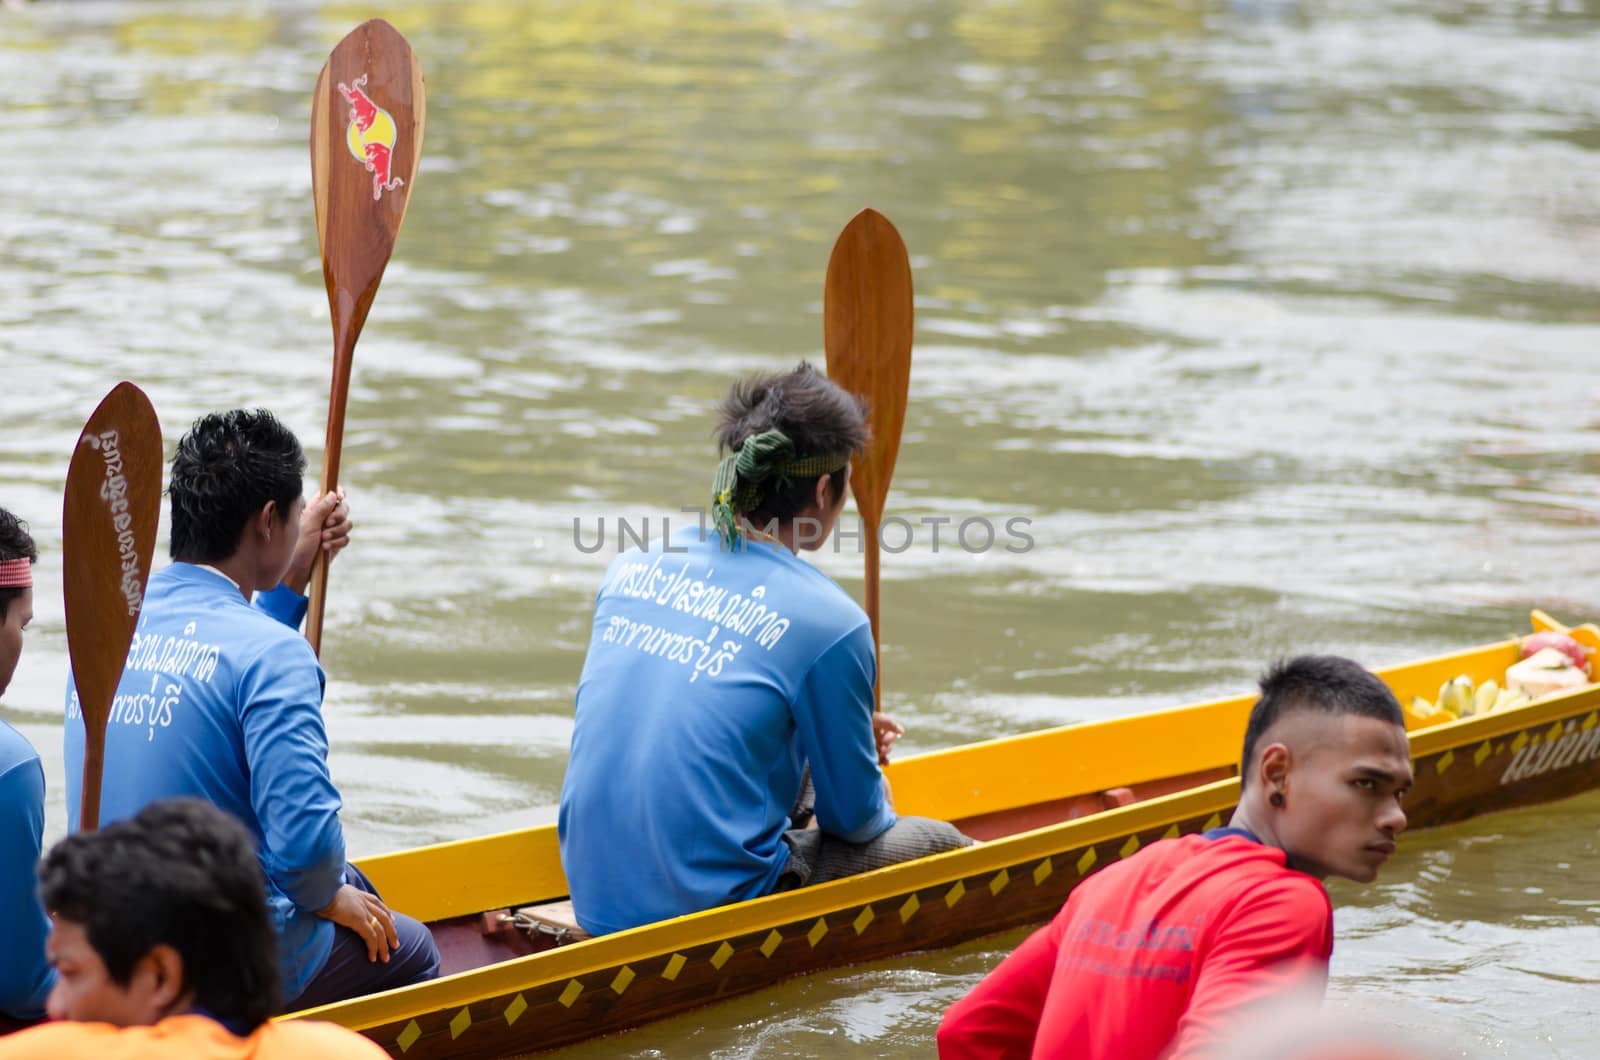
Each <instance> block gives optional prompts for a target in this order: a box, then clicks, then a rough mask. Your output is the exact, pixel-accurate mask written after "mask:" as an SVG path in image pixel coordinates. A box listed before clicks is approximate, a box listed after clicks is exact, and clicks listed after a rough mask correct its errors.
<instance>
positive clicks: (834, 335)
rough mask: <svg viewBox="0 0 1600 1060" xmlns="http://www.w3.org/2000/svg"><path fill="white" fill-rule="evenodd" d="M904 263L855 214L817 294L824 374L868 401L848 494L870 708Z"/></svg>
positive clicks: (904, 365) (901, 378)
mask: <svg viewBox="0 0 1600 1060" xmlns="http://www.w3.org/2000/svg"><path fill="white" fill-rule="evenodd" d="M911 331H912V322H911V262H910V261H909V260H908V259H907V258H906V245H905V243H904V242H903V241H902V240H901V239H900V233H899V232H897V231H895V227H894V225H892V224H890V223H889V219H888V218H886V217H884V216H883V215H882V214H881V213H878V212H877V211H876V210H871V209H867V210H862V211H861V212H860V213H858V214H856V215H855V216H854V217H852V218H851V219H850V223H849V224H847V225H845V226H844V231H842V232H840V233H839V238H838V240H837V241H835V242H834V244H833V253H832V254H831V255H830V256H829V257H828V277H827V280H826V282H825V284H824V286H823V292H822V340H823V345H824V347H825V348H826V349H827V351H828V376H829V378H831V379H832V380H833V381H834V382H836V383H838V384H839V385H840V386H842V387H844V388H845V389H846V390H848V391H850V392H851V393H852V394H858V395H860V396H861V397H864V398H866V399H867V402H868V410H867V419H868V423H869V425H870V426H871V428H872V440H871V442H870V443H869V444H868V446H867V451H866V452H865V453H863V454H861V455H860V456H859V457H857V458H856V460H855V462H854V464H853V466H852V469H851V472H850V488H851V490H853V491H854V492H855V498H856V508H857V509H858V510H859V511H860V512H861V521H862V524H863V532H864V534H865V536H866V539H867V540H866V542H865V548H866V587H865V597H866V608H867V616H868V617H869V618H871V619H872V641H873V645H874V649H875V650H876V651H877V653H878V666H879V669H878V684H877V687H876V688H875V689H874V695H875V697H876V702H877V705H878V706H879V707H880V708H881V707H882V705H883V669H882V666H883V635H882V631H881V624H880V620H879V607H878V558H879V556H878V550H879V541H878V528H879V527H880V526H881V525H882V523H883V504H884V500H885V499H886V498H887V496H888V494H889V479H890V477H891V476H893V474H894V460H895V457H896V456H897V455H898V454H899V452H900V429H901V427H902V426H903V425H904V423H905V418H906V394H907V393H908V390H909V388H910V385H911Z"/></svg>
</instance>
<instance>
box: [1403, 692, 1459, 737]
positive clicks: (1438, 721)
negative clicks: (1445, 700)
mask: <svg viewBox="0 0 1600 1060" xmlns="http://www.w3.org/2000/svg"><path fill="white" fill-rule="evenodd" d="M1405 715H1406V728H1408V729H1426V728H1429V727H1430V726H1433V725H1443V724H1445V723H1447V722H1452V721H1455V720H1456V716H1455V715H1454V714H1452V713H1451V712H1450V711H1448V710H1444V709H1442V708H1440V707H1437V706H1435V705H1434V704H1432V703H1429V702H1428V701H1427V700H1426V699H1423V698H1422V697H1421V696H1412V697H1411V702H1410V704H1409V705H1407V706H1406V708H1405Z"/></svg>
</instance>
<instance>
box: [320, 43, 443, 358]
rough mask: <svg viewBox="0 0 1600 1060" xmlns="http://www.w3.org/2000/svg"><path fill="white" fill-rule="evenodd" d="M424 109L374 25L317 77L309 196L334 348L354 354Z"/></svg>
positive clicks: (410, 72) (414, 80) (417, 77)
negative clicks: (313, 206) (313, 203)
mask: <svg viewBox="0 0 1600 1060" xmlns="http://www.w3.org/2000/svg"><path fill="white" fill-rule="evenodd" d="M425 110H426V107H425V101H424V95H423V85H422V68H421V66H419V65H418V63H417V58H416V55H415V54H414V53H413V52H412V51H411V45H409V44H407V43H406V39H405V38H404V37H402V36H401V35H400V33H399V31H397V30H396V29H395V28H394V27H393V26H391V25H389V23H387V22H385V21H383V20H382V19H376V18H375V19H372V20H371V21H368V22H364V23H362V24H361V25H359V26H357V27H356V28H355V29H354V30H352V31H351V32H350V34H349V35H348V36H346V37H345V39H344V40H342V41H340V42H339V45H338V47H336V48H334V49H333V52H332V53H331V54H330V55H329V56H328V62H327V64H326V65H324V66H323V68H322V74H321V76H319V77H318V78H317V88H316V92H315V93H314V95H313V96H312V100H311V189H312V194H313V197H314V198H315V200H316V207H317V242H318V244H319V245H320V246H321V248H322V276H323V280H324V281H325V282H326V283H327V287H328V307H329V309H330V310H332V313H333V335H334V345H335V347H336V348H337V347H340V346H347V347H354V346H355V342H356V337H357V336H358V335H360V333H361V326H362V325H363V324H364V323H366V319H367V311H368V310H369V309H370V308H371V307H372V299H373V296H374V295H376V294H377V293H378V282H379V281H380V280H382V279H383V270H384V267H385V266H387V265H388V264H389V255H390V254H392V253H393V252H394V241H395V237H396V236H398V235H399V234H400V224H401V222H402V221H404V220H405V216H406V204H407V203H408V202H409V201H410V198H411V189H412V188H413V187H414V186H415V184H416V177H417V161H418V160H419V159H420V158H421V157H422V128H423V119H424V113H425ZM346 353H348V350H346ZM346 379H348V375H347V376H346Z"/></svg>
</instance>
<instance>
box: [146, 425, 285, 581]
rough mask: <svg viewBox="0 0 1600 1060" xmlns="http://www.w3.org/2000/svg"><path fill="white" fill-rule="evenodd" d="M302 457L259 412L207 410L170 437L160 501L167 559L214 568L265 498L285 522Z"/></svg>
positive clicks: (236, 543) (236, 545)
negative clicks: (168, 509)
mask: <svg viewBox="0 0 1600 1060" xmlns="http://www.w3.org/2000/svg"><path fill="white" fill-rule="evenodd" d="M305 469H306V457H305V453H304V452H303V451H302V450H301V449H300V442H299V440H298V439H296V438H295V436H294V432H292V431H290V430H289V428H287V427H285V426H284V425H283V424H282V423H280V422H279V421H278V418H277V417H276V416H274V415H273V414H272V413H270V412H268V411H267V410H266V409H234V410H233V411H231V412H213V413H211V414H210V415H209V416H202V417H200V418H199V419H197V420H195V421H194V423H193V425H191V426H190V428H189V433H187V434H185V435H184V436H183V437H182V438H180V439H179V440H178V451H177V454H176V455H174V456H173V458H172V477H171V480H170V482H169V483H168V486H167V496H168V498H169V499H170V500H171V502H172V558H173V559H176V560H182V561H183V562H185V563H217V562H220V561H222V560H225V559H227V558H228V557H229V556H231V555H233V554H234V553H235V552H236V551H238V549H239V541H240V539H241V538H242V537H243V536H244V528H245V525H246V524H247V523H248V522H249V521H250V518H251V516H253V515H255V514H256V513H257V512H259V511H260V510H261V509H262V508H263V507H264V506H265V505H266V503H267V502H268V501H274V502H276V503H277V506H278V516H279V518H280V519H282V520H284V521H287V520H288V518H289V510H290V508H291V507H293V505H294V501H295V498H297V497H299V496H300V491H301V488H302V486H303V484H304V474H305Z"/></svg>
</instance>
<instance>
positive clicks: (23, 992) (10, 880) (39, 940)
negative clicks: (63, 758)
mask: <svg viewBox="0 0 1600 1060" xmlns="http://www.w3.org/2000/svg"><path fill="white" fill-rule="evenodd" d="M43 842H44V769H43V767H42V766H40V764H39V755H38V753H37V752H36V751H34V749H33V745H32V744H30V743H28V741H27V739H26V738H25V737H24V736H23V735H22V734H21V733H20V732H18V731H17V730H15V729H13V728H12V727H11V726H9V725H7V724H6V723H5V722H3V721H0V1014H4V1015H7V1016H11V1017H13V1018H15V1019H35V1018H37V1017H39V1016H42V1015H44V999H45V997H46V996H47V995H48V994H49V993H50V988H51V986H53V985H54V984H55V978H56V977H55V972H54V971H53V970H52V969H51V967H50V962H49V961H47V960H46V959H45V956H44V940H45V937H46V936H48V935H49V934H50V921H49V919H48V918H46V916H45V915H44V909H43V907H41V906H40V904H39V887H38V884H39V878H38V876H37V875H36V873H37V869H38V865H39V851H40V848H41V845H42V843H43Z"/></svg>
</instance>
